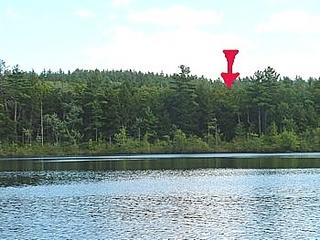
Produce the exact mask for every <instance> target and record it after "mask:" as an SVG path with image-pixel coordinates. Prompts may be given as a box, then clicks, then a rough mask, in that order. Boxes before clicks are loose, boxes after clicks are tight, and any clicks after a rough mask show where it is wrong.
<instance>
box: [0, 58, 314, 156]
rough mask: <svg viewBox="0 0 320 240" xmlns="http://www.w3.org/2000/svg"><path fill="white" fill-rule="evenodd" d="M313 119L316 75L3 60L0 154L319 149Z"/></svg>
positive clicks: (0, 100) (0, 95) (0, 91)
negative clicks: (33, 66)
mask: <svg viewBox="0 0 320 240" xmlns="http://www.w3.org/2000/svg"><path fill="white" fill-rule="evenodd" d="M319 117H320V79H315V78H310V79H301V78H300V77H296V78H295V79H290V78H288V77H280V76H279V74H278V73H277V72H276V71H275V70H274V69H272V68H271V67H268V68H266V69H265V70H263V71H257V72H256V73H255V74H254V75H253V76H251V77H245V78H241V79H239V80H237V81H236V83H235V84H234V87H233V88H232V89H227V88H226V87H225V86H224V84H223V83H222V82H221V81H220V80H219V79H218V80H215V81H212V80H210V79H206V78H204V77H197V76H194V75H192V74H190V69H189V68H188V67H186V66H183V65H182V66H180V72H179V73H178V74H173V75H164V74H155V73H142V72H136V71H105V70H103V71H99V70H79V69H77V70H75V71H73V72H67V73H65V72H63V71H58V72H52V71H50V70H48V71H43V72H42V73H40V74H38V73H36V72H34V71H29V72H26V71H22V70H21V69H20V68H19V67H18V66H14V67H11V68H9V67H7V66H6V64H5V62H3V61H0V149H2V153H6V149H8V148H12V147H14V148H15V149H16V148H19V147H28V146H32V147H33V148H35V147H37V148H38V149H40V150H39V151H41V149H43V148H45V147H48V146H56V147H57V146H67V145H72V146H77V148H78V149H80V148H81V147H83V148H86V149H90V148H95V147H96V146H100V147H101V151H106V152H108V151H107V149H108V148H110V149H111V148H112V147H113V148H112V149H113V150H114V149H117V150H118V151H133V150H134V149H136V150H137V149H138V150H137V151H140V150H141V151H166V150H167V151H188V150H192V151H224V150H226V151H281V150H318V149H319V147H320V128H319V127H320V118H319ZM188 146H189V147H188ZM41 147H42V148H41ZM146 149H147V150H146ZM0 153H1V152H0Z"/></svg>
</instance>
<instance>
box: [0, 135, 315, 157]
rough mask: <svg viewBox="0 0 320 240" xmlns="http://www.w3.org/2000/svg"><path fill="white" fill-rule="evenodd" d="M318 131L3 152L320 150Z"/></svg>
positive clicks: (2, 152)
mask: <svg viewBox="0 0 320 240" xmlns="http://www.w3.org/2000/svg"><path fill="white" fill-rule="evenodd" d="M319 149H320V141H319V138H317V135H312V136H309V137H308V136H297V135H296V134H295V133H294V132H288V131H284V132H283V133H280V134H275V135H264V136H261V137H258V136H255V135H251V136H247V137H239V138H235V139H234V140H233V141H230V142H226V141H222V140H220V139H218V138H215V137H214V136H211V135H209V136H208V137H207V138H204V139H202V138H199V137H195V136H186V134H184V133H183V132H181V131H177V132H176V133H175V135H174V136H173V138H172V139H170V138H168V139H164V140H157V141H155V142H150V141H148V139H147V138H144V139H142V140H140V141H139V140H136V139H133V138H129V137H127V136H126V137H124V138H122V139H121V140H118V141H117V142H116V143H111V144H110V143H107V142H105V141H89V142H86V143H81V144H67V143H65V144H44V145H43V146H41V144H39V143H36V144H25V145H21V144H20V145H19V144H14V143H12V144H0V156H2V157H4V156H49V155H55V156H62V155H102V154H106V155H112V154H135V153H191V152H295V151H297V152H301V151H304V152H308V151H319Z"/></svg>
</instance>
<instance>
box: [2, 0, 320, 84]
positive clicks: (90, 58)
mask: <svg viewBox="0 0 320 240" xmlns="http://www.w3.org/2000/svg"><path fill="white" fill-rule="evenodd" d="M223 49H238V50H239V54H238V55H237V56H236V59H235V63H234V66H233V70H234V72H240V76H242V77H244V76H251V75H253V74H254V72H255V71H257V70H263V69H265V68H266V67H268V66H271V67H273V68H275V69H276V71H277V72H278V73H280V74H281V75H282V76H289V77H292V78H294V77H295V76H301V77H303V78H308V77H320V66H319V65H320V61H319V60H318V58H319V57H320V1H317V0H303V1H301V0H260V1H256V0H242V1H235V0H234V1H231V0H223V1H222V0H189V1H188V0H162V1H155V0H148V1H147V0H68V1H66V0H52V1H49V0H45V1H44V0H28V1H25V0H0V59H2V60H4V61H5V62H6V63H7V65H10V66H13V65H15V64H19V65H20V67H21V68H22V69H24V70H31V69H34V70H35V71H37V72H41V71H42V70H43V69H51V70H53V71H57V70H59V69H60V68H61V69H62V70H64V71H67V70H71V71H73V70H75V69H77V68H80V69H96V68H98V69H101V70H102V69H109V70H111V69H116V70H118V69H132V70H136V71H143V72H148V71H150V72H164V73H175V72H178V71H179V69H178V66H179V65H181V64H184V65H187V66H189V67H190V69H191V73H192V74H196V75H199V76H201V75H204V76H205V77H208V78H211V79H217V78H218V77H219V76H220V73H221V72H225V71H226V70H227V63H226V59H225V57H224V54H223V52H222V51H223Z"/></svg>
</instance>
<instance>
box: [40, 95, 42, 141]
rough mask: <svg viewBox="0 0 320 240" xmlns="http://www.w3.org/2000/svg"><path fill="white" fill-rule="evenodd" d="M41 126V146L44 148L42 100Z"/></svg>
mask: <svg viewBox="0 0 320 240" xmlns="http://www.w3.org/2000/svg"><path fill="white" fill-rule="evenodd" d="M40 125H41V146H43V106H42V100H41V101H40Z"/></svg>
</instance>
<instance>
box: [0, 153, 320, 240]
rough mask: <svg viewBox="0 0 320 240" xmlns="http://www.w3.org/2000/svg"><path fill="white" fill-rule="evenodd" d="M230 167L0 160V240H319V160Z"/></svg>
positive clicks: (213, 161) (231, 161)
mask: <svg viewBox="0 0 320 240" xmlns="http://www.w3.org/2000/svg"><path fill="white" fill-rule="evenodd" d="M229 157H230V156H229ZM229 157H225V158H212V157H210V156H208V157H204V158H191V157H190V156H189V157H187V158H178V157H176V158H175V157H173V158H169V157H168V158H155V159H150V158H145V159H144V158H135V159H130V158H126V159H121V157H119V158H117V159H101V158H100V159H99V158H97V159H95V158H89V159H87V160H85V161H83V160H81V159H80V160H79V161H77V159H76V158H72V159H68V158H58V159H44V160H41V159H37V160H32V159H28V160H22V159H16V160H12V159H11V160H0V239H279V238H280V239H319V238H320V224H319V223H320V168H319V167H320V159H319V158H315V157H311V158H306V159H302V158H299V157H297V156H295V157H292V158H288V159H287V158H279V156H278V157H274V156H273V157H270V156H269V157H265V158H261V156H259V157H252V156H250V157H248V158H246V157H242V158H237V157H234V158H229ZM286 157H287V156H286Z"/></svg>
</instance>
